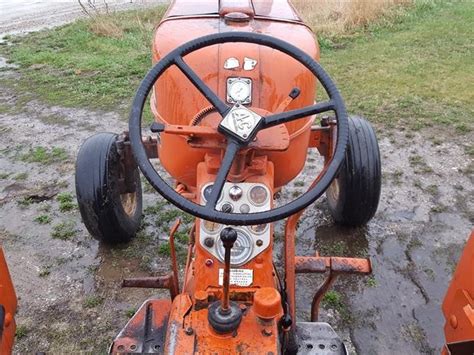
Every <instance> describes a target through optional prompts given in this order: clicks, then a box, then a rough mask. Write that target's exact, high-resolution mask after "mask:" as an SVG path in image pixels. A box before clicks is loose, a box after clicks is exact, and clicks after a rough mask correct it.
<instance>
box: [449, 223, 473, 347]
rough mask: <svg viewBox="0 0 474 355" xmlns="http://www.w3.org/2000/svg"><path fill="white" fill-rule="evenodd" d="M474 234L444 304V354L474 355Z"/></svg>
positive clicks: (465, 249)
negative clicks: (473, 354)
mask: <svg viewBox="0 0 474 355" xmlns="http://www.w3.org/2000/svg"><path fill="white" fill-rule="evenodd" d="M473 270H474V230H473V231H472V233H471V236H470V237H469V240H468V241H467V244H466V246H465V248H464V251H463V253H462V256H461V259H460V261H459V263H458V266H457V267H456V271H455V272H454V276H453V279H452V281H451V285H450V286H449V289H448V292H447V293H446V297H445V298H444V302H443V314H444V317H445V318H446V323H445V326H444V333H445V336H446V345H445V347H444V348H443V354H472V353H474V274H473Z"/></svg>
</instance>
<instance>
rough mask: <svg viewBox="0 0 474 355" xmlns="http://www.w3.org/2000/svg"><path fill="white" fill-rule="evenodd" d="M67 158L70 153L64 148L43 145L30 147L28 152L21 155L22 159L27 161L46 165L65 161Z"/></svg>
mask: <svg viewBox="0 0 474 355" xmlns="http://www.w3.org/2000/svg"><path fill="white" fill-rule="evenodd" d="M67 159H68V155H67V153H66V151H65V150H64V149H63V148H59V147H53V148H45V147H41V146H40V147H36V148H33V149H30V150H29V152H28V153H26V154H24V155H23V156H22V157H21V160H23V161H25V162H28V163H40V164H44V165H49V164H52V163H59V162H63V161H65V160H67Z"/></svg>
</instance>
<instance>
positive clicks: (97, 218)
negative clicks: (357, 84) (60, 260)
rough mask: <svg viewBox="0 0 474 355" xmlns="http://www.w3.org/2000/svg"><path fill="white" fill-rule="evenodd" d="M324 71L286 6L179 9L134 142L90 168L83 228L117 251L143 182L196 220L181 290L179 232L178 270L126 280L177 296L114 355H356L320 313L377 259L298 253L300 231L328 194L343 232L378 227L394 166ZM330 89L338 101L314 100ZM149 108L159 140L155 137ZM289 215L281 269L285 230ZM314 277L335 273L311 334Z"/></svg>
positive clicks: (90, 158)
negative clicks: (300, 187)
mask: <svg viewBox="0 0 474 355" xmlns="http://www.w3.org/2000/svg"><path fill="white" fill-rule="evenodd" d="M318 60H319V47H318V43H317V41H316V40H315V36H314V34H313V33H312V31H311V30H310V28H309V27H308V26H306V25H305V24H304V23H303V22H302V21H301V19H300V17H299V16H298V15H297V13H296V11H295V10H294V8H293V7H292V6H291V4H289V3H288V2H287V1H286V0H285V1H284V0H253V1H252V0H221V1H217V0H204V1H189V0H187V1H184V0H183V1H178V0H176V1H174V2H173V3H172V4H171V5H170V7H169V9H168V11H167V13H166V15H165V16H164V18H163V20H162V21H161V23H160V24H159V26H158V27H157V28H156V31H155V35H154V40H153V62H154V66H153V68H152V69H151V70H150V72H149V73H148V74H147V75H146V77H145V78H144V80H143V81H142V83H141V85H140V87H139V88H138V91H137V93H136V96H135V99H134V101H133V106H132V110H131V114H130V121H129V132H127V133H125V134H122V135H116V134H111V133H100V134H97V135H95V136H93V137H91V138H89V139H88V140H86V141H85V142H84V144H83V145H82V147H81V149H80V151H79V155H78V159H77V164H76V192H77V198H78V202H79V206H80V211H81V215H82V218H83V221H84V223H85V225H86V227H87V228H88V230H89V232H90V233H91V235H93V236H94V237H95V238H97V239H99V240H101V241H103V242H106V243H111V244H113V243H120V242H126V241H129V240H130V239H131V238H133V237H134V235H135V234H136V232H137V230H138V228H139V226H140V220H141V214H142V192H141V184H140V175H139V170H140V171H141V172H142V174H143V175H144V176H145V178H146V179H147V180H148V181H149V183H150V184H151V185H152V186H153V187H154V188H155V189H156V190H157V191H158V192H159V193H160V194H161V195H162V196H163V197H164V198H165V199H166V200H168V201H169V202H170V203H172V204H174V205H175V206H177V207H178V208H179V209H181V210H183V211H185V212H187V213H189V214H191V215H193V216H195V217H196V219H195V224H194V226H193V228H192V229H191V230H190V231H189V247H188V255H187V259H186V265H185V267H184V276H183V282H182V284H181V283H180V282H179V276H180V275H179V272H178V265H177V260H176V253H175V249H174V232H175V231H176V229H177V228H178V225H179V222H177V223H176V224H175V226H174V227H173V228H172V230H171V234H170V237H169V239H170V246H171V272H170V273H169V274H168V275H165V276H161V277H147V278H138V279H126V280H124V282H123V285H124V286H128V287H154V288H166V289H169V291H170V295H171V299H150V300H148V301H146V302H145V303H144V304H143V305H142V307H141V308H140V309H139V310H138V312H137V313H136V314H135V315H134V316H133V318H132V319H131V320H130V321H129V322H128V324H127V325H126V326H125V328H124V329H123V330H122V331H121V332H120V334H119V335H118V336H117V338H116V339H115V340H114V342H113V345H112V348H111V352H112V353H166V354H189V353H216V354H217V353H219V354H221V353H222V354H224V353H249V354H260V353H265V354H277V353H295V352H297V351H300V352H302V353H315V352H323V353H327V354H333V353H334V354H344V353H345V352H346V350H345V346H344V344H343V343H342V341H341V339H340V338H339V337H338V336H337V334H336V333H335V332H334V330H333V329H332V328H331V327H330V326H329V325H328V324H326V323H323V322H318V308H319V303H320V301H321V299H322V297H323V295H324V294H325V292H326V291H327V290H328V288H329V287H331V284H332V283H333V281H334V279H335V278H336V277H337V276H338V275H340V274H368V273H370V272H371V265H370V261H369V260H367V259H354V258H343V257H330V256H320V255H319V254H316V255H301V256H299V255H298V256H297V255H295V242H296V228H297V224H298V221H299V218H300V217H301V215H302V213H303V211H304V210H305V208H307V207H308V206H310V205H311V204H312V203H313V202H315V201H316V200H317V199H318V198H319V197H321V196H322V195H323V194H324V193H326V196H327V200H328V203H329V209H330V211H331V213H332V215H333V217H334V219H335V221H336V222H338V223H342V224H346V225H353V226H356V225H363V224H365V223H366V222H367V221H369V220H370V219H371V218H372V217H373V215H374V214H375V212H376V209H377V205H378V201H379V196H380V187H381V170H380V155H379V149H378V145H377V140H376V137H375V134H374V130H373V129H372V127H371V126H370V124H369V123H368V122H367V121H365V120H364V119H362V118H359V117H352V118H350V117H348V114H347V112H346V108H345V105H344V102H343V99H342V97H341V95H340V93H339V91H338V89H337V87H336V85H335V84H334V82H333V81H332V79H331V78H330V77H329V75H328V74H327V73H326V72H325V71H324V70H323V68H322V67H321V66H320V65H319V64H318ZM317 87H318V89H320V90H321V89H323V90H324V91H325V93H326V95H327V98H326V99H322V100H321V101H319V100H318V101H317V102H315V97H316V88H317ZM321 97H323V96H322V95H321ZM148 98H149V99H150V106H151V110H152V112H153V115H154V122H153V123H152V124H151V126H150V127H149V131H147V130H142V115H143V110H144V107H145V105H146V104H147V99H148ZM326 112H328V113H326ZM311 149H317V151H318V152H319V154H320V155H321V156H322V157H323V158H324V159H323V161H324V162H323V164H322V165H323V167H322V169H321V171H320V172H319V174H316V173H315V174H314V181H313V182H312V184H311V185H310V186H309V189H308V190H307V191H306V192H305V193H304V194H302V195H301V196H299V197H297V198H295V199H294V200H293V201H283V200H282V199H281V198H280V199H279V198H278V196H279V195H280V194H279V192H280V191H281V190H283V189H284V188H285V186H286V185H287V184H288V183H290V182H291V181H292V180H293V179H295V177H297V176H298V174H300V172H301V171H302V169H303V168H304V166H305V162H306V158H307V155H308V151H309V150H311ZM166 173H167V174H169V175H170V176H171V178H170V177H169V176H168V175H166ZM285 218H287V221H286V228H285V236H284V263H283V264H284V266H283V267H282V268H281V269H282V270H278V268H277V267H275V265H274V262H273V242H274V236H273V231H274V225H273V223H274V222H276V221H278V220H282V219H285ZM300 273H326V274H327V279H326V281H325V282H324V283H323V284H322V286H321V287H320V288H319V290H317V291H316V293H315V296H314V298H313V300H312V306H311V320H310V321H297V319H296V310H295V307H296V303H295V297H296V290H295V278H296V274H300Z"/></svg>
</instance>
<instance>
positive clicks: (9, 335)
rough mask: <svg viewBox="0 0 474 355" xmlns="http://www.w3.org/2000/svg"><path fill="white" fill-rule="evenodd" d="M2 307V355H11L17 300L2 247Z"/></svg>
mask: <svg viewBox="0 0 474 355" xmlns="http://www.w3.org/2000/svg"><path fill="white" fill-rule="evenodd" d="M0 305H1V306H2V307H3V314H4V322H3V331H2V332H1V339H0V354H10V353H11V349H12V347H13V341H14V339H15V330H16V324H15V318H14V317H15V312H16V308H17V299H16V293H15V289H14V287H13V283H12V280H11V277H10V273H9V271H8V266H7V262H6V260H5V255H4V254H3V249H2V248H1V247H0Z"/></svg>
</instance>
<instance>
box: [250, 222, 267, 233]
mask: <svg viewBox="0 0 474 355" xmlns="http://www.w3.org/2000/svg"><path fill="white" fill-rule="evenodd" d="M267 225H268V224H257V225H254V226H250V227H249V228H250V229H251V230H252V232H254V233H257V234H262V233H263V232H265V231H266V230H267Z"/></svg>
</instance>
